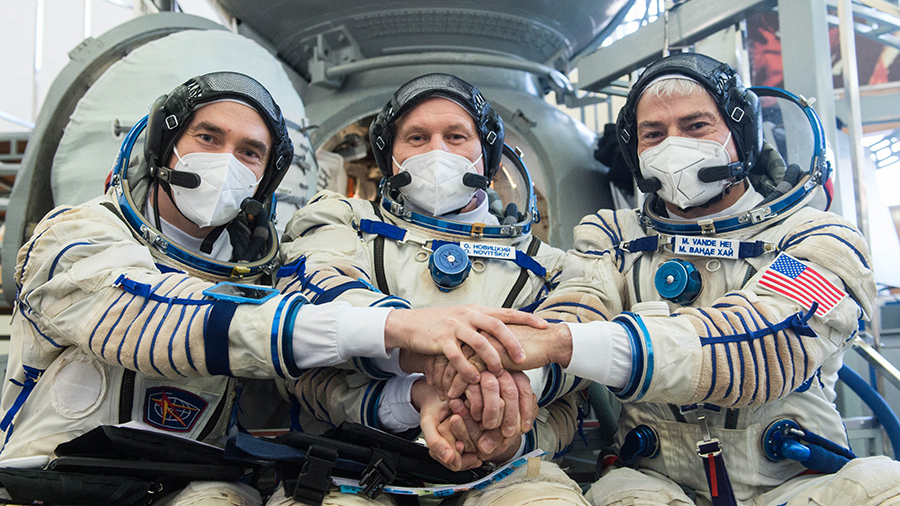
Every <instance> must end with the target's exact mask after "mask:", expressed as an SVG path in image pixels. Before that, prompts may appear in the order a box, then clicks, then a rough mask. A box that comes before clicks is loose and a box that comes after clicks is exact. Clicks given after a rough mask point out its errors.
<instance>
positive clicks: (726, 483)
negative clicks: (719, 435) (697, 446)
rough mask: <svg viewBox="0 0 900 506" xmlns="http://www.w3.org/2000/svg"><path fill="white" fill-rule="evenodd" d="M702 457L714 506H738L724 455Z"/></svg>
mask: <svg viewBox="0 0 900 506" xmlns="http://www.w3.org/2000/svg"><path fill="white" fill-rule="evenodd" d="M707 444H709V443H707ZM714 444H716V445H718V442H714ZM702 457H703V471H704V472H705V473H706V483H707V484H708V485H709V494H710V496H711V498H712V503H713V506H737V500H736V499H735V497H734V490H733V489H732V488H731V479H729V477H728V471H727V470H726V469H725V460H724V459H723V458H722V454H721V453H716V454H709V455H706V456H702Z"/></svg>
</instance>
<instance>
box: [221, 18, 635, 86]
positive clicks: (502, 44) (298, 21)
mask: <svg viewBox="0 0 900 506" xmlns="http://www.w3.org/2000/svg"><path fill="white" fill-rule="evenodd" d="M214 2H215V3H216V4H218V5H219V6H220V7H221V9H222V10H223V11H225V12H227V13H228V14H229V15H231V16H233V17H234V18H236V19H238V20H239V21H240V22H241V23H244V24H246V25H249V26H250V27H251V28H253V29H254V31H255V32H256V33H257V34H264V37H265V38H266V39H268V40H269V41H270V42H271V44H272V46H273V47H274V48H275V49H276V51H277V55H278V57H279V58H280V59H281V60H282V61H284V62H285V63H287V64H288V65H289V66H290V67H292V68H293V69H295V70H297V71H298V72H300V73H301V74H303V75H305V76H310V77H311V80H312V81H316V80H317V79H316V77H315V76H316V75H317V73H318V72H320V69H321V68H322V67H326V66H332V65H339V64H342V63H348V62H351V61H359V60H364V59H369V58H375V57H381V56H391V55H401V54H412V53H423V52H436V51H437V52H453V53H481V54H490V55H501V56H507V57H513V58H516V59H519V60H524V61H528V62H536V63H542V64H545V65H549V66H551V67H553V68H555V69H557V70H563V71H567V70H568V69H567V66H568V64H569V61H570V60H571V59H572V58H574V57H576V56H577V55H579V54H582V53H583V52H585V51H589V50H592V49H593V48H595V47H596V46H597V45H599V44H600V42H602V39H603V38H605V34H607V33H609V31H610V30H612V29H614V28H615V26H616V25H617V21H616V16H618V17H619V18H621V16H622V15H624V12H623V11H624V10H626V8H627V7H629V6H630V5H631V4H632V3H634V0H593V1H590V2H584V1H579V0H559V1H556V2H545V1H541V0H505V1H493V2H483V1H478V0H460V1H455V2H445V1H441V0H421V1H418V2H414V3H413V2H385V1H378V2H357V1H353V0H311V1H300V0H293V1H280V2H267V3H266V4H265V6H263V5H260V4H258V3H257V2H246V1H241V0H214ZM598 39H599V40H598ZM317 67H318V68H317Z"/></svg>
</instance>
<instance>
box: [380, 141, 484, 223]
mask: <svg viewBox="0 0 900 506" xmlns="http://www.w3.org/2000/svg"><path fill="white" fill-rule="evenodd" d="M391 159H392V160H393V161H394V163H396V164H397V166H398V167H400V172H408V173H409V175H410V176H411V177H412V182H411V183H410V184H408V185H406V186H404V187H402V188H400V193H402V194H403V196H404V197H406V200H408V201H409V202H410V203H411V204H412V205H414V206H416V207H418V208H419V209H421V210H423V211H425V212H427V213H429V214H431V215H432V216H441V215H442V214H447V213H449V212H451V211H456V210H457V209H460V208H463V207H465V206H466V205H467V204H468V203H469V201H471V200H472V197H474V196H475V192H476V191H477V190H478V189H477V188H472V187H469V186H466V185H464V184H463V176H465V175H466V173H472V174H477V173H478V170H477V169H476V168H475V164H476V163H478V160H481V156H479V157H478V159H476V160H475V161H474V162H472V161H469V159H468V158H466V157H464V156H460V155H455V154H453V153H450V152H447V151H443V150H440V149H436V150H434V151H429V152H427V153H422V154H419V155H415V156H411V157H409V158H407V159H406V161H404V162H403V164H402V165H401V164H399V163H397V160H396V159H395V158H394V157H391Z"/></svg>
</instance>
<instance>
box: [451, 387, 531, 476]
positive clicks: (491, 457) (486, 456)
mask: <svg viewBox="0 0 900 506" xmlns="http://www.w3.org/2000/svg"><path fill="white" fill-rule="evenodd" d="M450 405H451V409H453V416H451V417H450V418H448V419H447V420H445V421H444V423H442V424H441V425H440V427H439V431H440V433H441V434H442V435H443V436H444V438H446V439H447V440H456V443H455V444H456V445H457V450H459V449H460V448H462V452H463V455H464V456H465V455H469V454H474V455H475V456H476V457H477V458H478V459H479V460H482V461H495V462H502V461H506V460H509V459H510V458H511V457H512V456H513V455H514V454H515V452H516V451H517V450H518V449H519V444H520V443H521V438H522V434H523V432H520V431H516V432H515V433H514V434H513V435H512V436H511V437H505V436H504V435H503V434H501V432H500V430H499V429H492V430H486V429H484V427H483V426H481V425H480V424H479V423H478V422H476V421H475V419H473V418H472V416H471V413H469V412H468V411H467V410H466V408H465V405H464V404H463V403H462V402H461V401H460V400H459V399H453V400H451V401H450ZM459 442H462V443H463V444H462V445H460V444H459Z"/></svg>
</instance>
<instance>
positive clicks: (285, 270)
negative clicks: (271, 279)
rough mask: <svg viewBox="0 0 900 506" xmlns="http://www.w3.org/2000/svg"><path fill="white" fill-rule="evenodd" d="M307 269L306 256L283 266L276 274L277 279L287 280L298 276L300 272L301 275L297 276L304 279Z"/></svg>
mask: <svg viewBox="0 0 900 506" xmlns="http://www.w3.org/2000/svg"><path fill="white" fill-rule="evenodd" d="M305 267H306V256H305V255H304V256H301V257H300V258H298V259H296V260H294V261H293V262H291V263H289V264H287V265H282V266H281V267H280V268H279V269H278V271H277V272H276V273H275V277H276V278H286V277H289V276H293V275H295V274H297V273H298V272H299V273H300V274H297V275H298V276H300V277H303V274H304V273H305V270H306V269H305Z"/></svg>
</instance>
